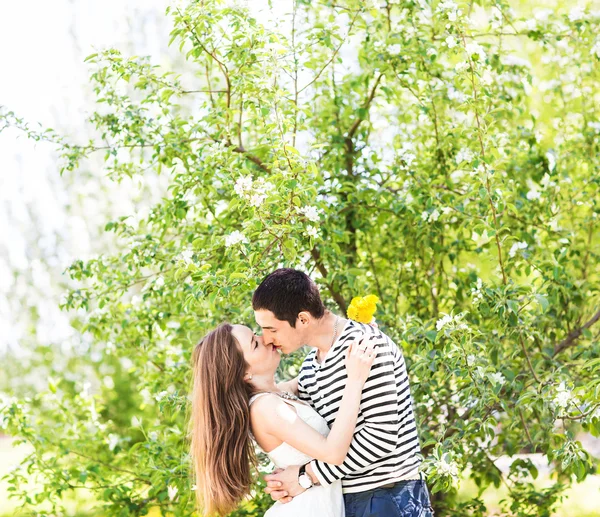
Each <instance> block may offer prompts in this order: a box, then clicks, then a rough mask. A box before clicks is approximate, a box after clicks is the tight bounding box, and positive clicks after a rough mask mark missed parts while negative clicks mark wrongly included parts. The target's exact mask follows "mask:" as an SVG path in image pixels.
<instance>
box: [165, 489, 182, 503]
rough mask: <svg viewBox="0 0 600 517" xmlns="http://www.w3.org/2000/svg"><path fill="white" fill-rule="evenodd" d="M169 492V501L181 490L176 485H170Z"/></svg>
mask: <svg viewBox="0 0 600 517" xmlns="http://www.w3.org/2000/svg"><path fill="white" fill-rule="evenodd" d="M167 492H168V493H169V501H172V500H173V499H175V497H176V496H177V492H179V490H178V488H177V487H176V486H173V485H169V486H168V488H167Z"/></svg>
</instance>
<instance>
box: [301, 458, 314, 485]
mask: <svg viewBox="0 0 600 517" xmlns="http://www.w3.org/2000/svg"><path fill="white" fill-rule="evenodd" d="M306 465H308V463H307V464H306ZM306 465H302V466H301V467H300V470H299V471H298V484H299V485H300V486H301V487H302V488H304V489H305V490H308V489H309V488H311V487H312V486H313V485H314V483H313V481H312V479H311V478H310V476H309V475H308V474H307V473H306Z"/></svg>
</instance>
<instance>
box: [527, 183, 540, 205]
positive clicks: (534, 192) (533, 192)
mask: <svg viewBox="0 0 600 517" xmlns="http://www.w3.org/2000/svg"><path fill="white" fill-rule="evenodd" d="M526 197H527V199H529V201H533V200H534V199H540V197H541V193H540V191H539V190H538V189H537V188H535V186H534V187H532V188H531V189H529V191H528V192H527V194H526Z"/></svg>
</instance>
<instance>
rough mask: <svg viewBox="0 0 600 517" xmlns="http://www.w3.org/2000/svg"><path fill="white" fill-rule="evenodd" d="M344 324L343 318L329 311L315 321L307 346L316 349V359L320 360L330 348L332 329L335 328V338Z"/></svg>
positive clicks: (332, 336) (332, 337) (332, 338)
mask: <svg viewBox="0 0 600 517" xmlns="http://www.w3.org/2000/svg"><path fill="white" fill-rule="evenodd" d="M336 320H337V327H336ZM345 324H346V320H345V319H344V318H340V317H338V316H336V315H335V314H333V313H332V312H330V311H327V312H326V313H325V316H323V317H322V318H321V319H320V320H318V321H317V323H316V325H315V328H314V332H313V334H312V335H311V336H310V339H309V341H308V343H307V344H308V346H310V347H313V348H316V349H317V359H318V360H319V361H322V360H323V358H324V357H325V356H326V355H327V352H329V350H330V349H331V345H333V341H334V330H337V332H336V334H335V339H337V338H338V337H339V335H340V333H341V331H342V328H344V325H345Z"/></svg>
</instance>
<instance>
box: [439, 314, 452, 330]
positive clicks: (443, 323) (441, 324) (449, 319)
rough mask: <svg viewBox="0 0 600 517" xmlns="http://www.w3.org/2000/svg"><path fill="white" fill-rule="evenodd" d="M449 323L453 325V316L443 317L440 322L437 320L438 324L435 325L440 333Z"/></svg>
mask: <svg viewBox="0 0 600 517" xmlns="http://www.w3.org/2000/svg"><path fill="white" fill-rule="evenodd" d="M448 323H452V316H450V315H449V314H446V315H445V316H443V317H442V318H440V319H439V320H437V322H436V324H435V328H436V330H437V331H438V332H439V331H440V330H442V329H443V328H444V327H445V326H446V325H447V324H448Z"/></svg>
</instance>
